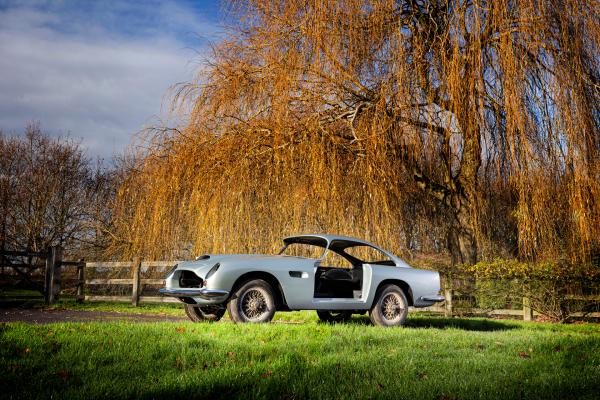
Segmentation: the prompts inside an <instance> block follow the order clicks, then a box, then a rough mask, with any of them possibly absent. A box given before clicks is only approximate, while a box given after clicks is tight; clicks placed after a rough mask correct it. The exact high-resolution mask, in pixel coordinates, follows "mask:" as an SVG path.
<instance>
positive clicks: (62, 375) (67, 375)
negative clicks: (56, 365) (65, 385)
mask: <svg viewBox="0 0 600 400" xmlns="http://www.w3.org/2000/svg"><path fill="white" fill-rule="evenodd" d="M56 376H58V377H59V378H61V379H62V380H63V381H66V380H69V378H70V377H71V374H70V373H69V371H67V370H61V371H58V372H57V373H56Z"/></svg>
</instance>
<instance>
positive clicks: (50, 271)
mask: <svg viewBox="0 0 600 400" xmlns="http://www.w3.org/2000/svg"><path fill="white" fill-rule="evenodd" d="M0 256H1V257H2V268H3V269H4V268H12V269H13V270H14V271H16V272H17V274H18V276H20V277H21V278H23V279H28V275H27V273H24V272H23V268H25V269H26V270H29V271H32V270H36V269H39V268H41V267H42V266H43V267H45V273H44V285H43V290H42V289H40V291H41V292H42V293H43V294H44V298H45V300H46V303H48V304H52V303H54V302H55V301H56V300H57V299H58V296H59V293H60V292H61V289H64V287H63V285H62V281H63V280H62V276H63V272H64V271H63V269H64V268H65V267H71V268H76V278H75V284H76V291H75V298H76V300H77V301H78V302H83V301H86V300H87V301H121V302H129V301H131V303H132V304H133V305H135V306H137V305H138V304H139V303H142V302H147V303H172V302H175V303H176V302H178V300H177V299H174V298H171V297H163V296H143V295H142V292H143V288H144V286H145V285H154V286H162V285H164V279H157V278H142V277H141V276H142V270H146V271H148V270H151V269H153V268H161V269H163V270H165V269H168V268H172V267H174V266H175V264H177V261H142V260H141V259H140V258H135V259H134V260H132V261H129V262H127V261H126V262H103V261H100V262H86V261H85V260H83V259H81V260H78V261H65V260H63V259H62V249H61V248H60V247H58V246H55V247H52V248H50V249H48V251H47V252H37V253H36V252H15V251H10V252H7V251H4V252H2V251H0ZM8 257H29V258H32V257H37V258H39V259H43V260H45V264H36V265H26V264H24V263H18V262H7V261H6V260H7V258H8ZM127 269H129V270H128V271H127ZM124 270H125V271H124ZM98 271H102V272H105V273H106V272H107V271H120V272H121V273H120V274H119V273H114V274H111V273H109V275H112V276H115V275H121V276H123V275H124V276H127V278H123V277H120V278H114V277H108V278H96V277H93V276H95V275H97V272H98ZM94 272H96V273H94ZM90 275H91V276H92V278H89V277H90ZM443 282H447V280H443ZM96 285H105V287H109V288H111V287H112V288H116V287H120V288H123V287H124V286H131V295H130V296H123V295H106V294H104V295H95V294H86V293H87V292H89V291H90V290H89V289H90V288H91V287H93V286H96ZM72 289H73V288H71V290H72ZM127 291H128V290H127ZM443 293H444V298H445V301H444V302H443V303H440V305H435V306H432V307H426V308H417V309H413V311H425V312H434V313H443V314H445V315H446V316H454V315H460V314H461V313H464V314H477V315H487V316H499V317H502V316H504V317H513V318H514V317H522V318H523V320H525V321H531V320H533V319H534V318H535V317H536V316H538V315H540V314H539V313H537V312H535V311H534V310H533V309H532V308H531V303H530V299H529V298H527V297H523V299H522V308H521V309H494V310H486V309H479V308H469V309H466V310H465V309H463V310H462V312H461V311H458V312H457V310H456V309H455V307H454V302H455V300H456V297H455V296H456V295H455V291H454V290H453V289H452V288H451V287H446V288H444V290H443ZM572 298H573V299H576V300H589V301H595V302H598V301H600V297H599V296H591V297H590V296H587V297H586V296H573V297H572ZM578 314H579V313H576V314H573V316H584V315H583V314H582V315H578ZM585 316H587V317H592V318H600V312H591V313H586V314H585Z"/></svg>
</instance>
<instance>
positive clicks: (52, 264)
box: [44, 246, 62, 304]
mask: <svg viewBox="0 0 600 400" xmlns="http://www.w3.org/2000/svg"><path fill="white" fill-rule="evenodd" d="M61 262H62V247H60V246H52V247H50V249H49V250H48V256H47V257H46V276H45V278H46V279H45V283H44V297H45V300H46V304H54V302H55V301H56V300H58V294H59V293H60V283H61V273H60V271H61V270H60V264H61Z"/></svg>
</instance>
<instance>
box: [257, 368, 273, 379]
mask: <svg viewBox="0 0 600 400" xmlns="http://www.w3.org/2000/svg"><path fill="white" fill-rule="evenodd" d="M271 375H273V371H271V370H268V371H267V372H264V373H262V374H261V375H260V377H261V378H263V379H264V378H268V377H269V376H271Z"/></svg>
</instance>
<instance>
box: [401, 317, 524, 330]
mask: <svg viewBox="0 0 600 400" xmlns="http://www.w3.org/2000/svg"><path fill="white" fill-rule="evenodd" d="M406 327H408V328H436V329H447V328H454V329H462V330H465V331H482V332H489V331H506V330H511V329H521V326H520V325H517V324H513V323H510V322H508V321H501V322H500V321H494V320H492V319H484V318H481V319H475V318H444V317H417V318H409V319H407V320H406Z"/></svg>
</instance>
